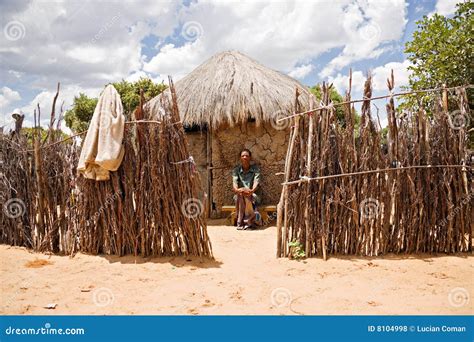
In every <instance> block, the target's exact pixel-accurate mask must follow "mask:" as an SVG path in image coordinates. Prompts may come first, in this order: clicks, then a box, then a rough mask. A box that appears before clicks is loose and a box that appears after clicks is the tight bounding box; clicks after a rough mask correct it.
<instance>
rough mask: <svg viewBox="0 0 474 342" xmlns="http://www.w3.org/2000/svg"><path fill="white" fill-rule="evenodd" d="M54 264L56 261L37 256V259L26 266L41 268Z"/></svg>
mask: <svg viewBox="0 0 474 342" xmlns="http://www.w3.org/2000/svg"><path fill="white" fill-rule="evenodd" d="M53 264H54V263H53V262H52V261H49V260H45V259H38V258H36V259H35V260H31V261H28V262H27V263H25V267H26V268H41V267H44V266H48V265H53Z"/></svg>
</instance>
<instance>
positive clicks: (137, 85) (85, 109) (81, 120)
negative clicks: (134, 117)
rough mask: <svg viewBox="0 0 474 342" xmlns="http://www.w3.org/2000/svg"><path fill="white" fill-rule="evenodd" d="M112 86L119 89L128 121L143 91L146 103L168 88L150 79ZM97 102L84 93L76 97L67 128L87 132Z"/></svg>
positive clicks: (67, 119) (68, 114)
mask: <svg viewBox="0 0 474 342" xmlns="http://www.w3.org/2000/svg"><path fill="white" fill-rule="evenodd" d="M112 85H113V86H114V87H115V89H117V92H118V93H119V95H120V98H121V99H122V105H123V109H124V114H125V117H126V118H127V119H129V118H130V114H131V113H132V112H133V111H134V110H135V108H137V106H138V105H139V104H140V91H141V90H143V96H144V98H145V101H148V100H151V99H152V98H154V97H155V96H157V95H159V94H160V93H161V92H163V91H164V90H165V89H166V88H167V86H166V85H165V84H163V83H160V84H156V83H153V81H152V80H151V79H149V78H140V79H139V80H138V81H136V82H133V83H132V82H128V81H125V80H122V81H121V82H115V83H112ZM97 101H98V99H97V98H90V97H88V96H87V95H85V94H82V93H80V94H79V96H76V97H75V98H74V103H73V106H72V108H71V109H70V110H68V111H67V112H66V114H65V115H64V120H65V122H66V126H67V127H69V128H70V129H71V130H72V131H74V132H82V131H85V130H87V128H88V127H89V122H90V121H91V119H92V115H93V114H94V109H95V107H96V105H97Z"/></svg>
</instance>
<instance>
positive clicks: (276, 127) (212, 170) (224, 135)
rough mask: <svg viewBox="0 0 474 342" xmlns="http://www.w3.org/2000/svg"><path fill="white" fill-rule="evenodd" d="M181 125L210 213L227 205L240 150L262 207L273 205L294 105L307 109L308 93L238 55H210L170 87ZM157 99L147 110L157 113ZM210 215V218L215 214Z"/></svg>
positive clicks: (279, 75) (277, 196)
mask: <svg viewBox="0 0 474 342" xmlns="http://www.w3.org/2000/svg"><path fill="white" fill-rule="evenodd" d="M175 88H176V92H177V98H178V106H179V111H180V115H181V121H182V122H183V124H184V125H185V126H186V127H187V128H188V134H187V137H188V141H189V144H190V149H191V151H192V153H193V157H194V160H195V161H196V163H197V166H198V170H199V171H200V173H201V176H202V181H203V185H204V189H205V191H206V192H207V194H208V198H209V199H210V203H211V204H212V206H210V208H209V211H210V212H211V211H214V214H219V211H220V208H221V206H222V205H226V204H232V191H231V185H232V182H231V177H230V172H231V170H232V168H233V167H234V166H235V164H236V163H238V153H239V151H240V150H241V149H242V148H244V147H245V148H250V149H251V150H252V154H253V157H254V160H255V161H256V162H257V163H258V164H259V165H260V167H261V169H262V174H263V179H264V181H263V184H262V191H263V192H262V195H263V201H264V202H265V203H266V204H276V203H277V202H278V199H279V194H280V191H281V186H280V183H281V179H280V178H281V177H280V176H275V173H276V172H279V171H282V170H283V163H284V158H285V153H286V143H287V141H288V133H289V127H288V126H289V121H285V122H283V123H278V124H277V123H276V120H277V119H278V118H281V117H283V116H287V115H290V114H291V113H293V112H294V108H295V93H296V89H298V92H299V94H300V95H299V98H298V101H299V102H300V104H301V105H302V106H303V108H306V107H307V104H308V102H309V95H310V93H309V90H308V88H307V87H306V86H304V85H302V84H301V83H299V82H298V81H296V80H294V79H292V78H291V77H289V76H287V75H284V74H282V73H280V72H278V71H275V70H272V69H270V68H267V67H265V66H263V65H262V64H260V63H258V62H257V61H255V60H253V59H251V58H250V57H248V56H245V55H244V54H242V53H240V52H238V51H226V52H222V53H219V54H217V55H214V56H213V57H211V58H210V59H209V60H207V61H205V62H204V63H203V64H201V65H200V66H198V67H197V68H196V69H195V70H193V71H192V72H191V73H190V74H189V75H187V76H186V77H184V78H183V79H181V80H180V81H178V82H176V83H175ZM162 96H169V92H168V91H165V92H164V93H163V94H161V95H159V96H157V97H156V98H154V99H152V100H151V101H150V102H149V103H148V104H147V106H150V108H151V109H152V111H153V112H155V113H156V114H157V115H159V113H160V111H161V110H160V107H161V105H160V103H161V97H162ZM214 216H215V215H214Z"/></svg>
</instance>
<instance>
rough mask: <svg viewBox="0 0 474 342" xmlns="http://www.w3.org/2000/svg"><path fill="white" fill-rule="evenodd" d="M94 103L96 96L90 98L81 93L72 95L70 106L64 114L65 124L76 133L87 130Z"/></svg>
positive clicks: (95, 103) (95, 102)
mask: <svg viewBox="0 0 474 342" xmlns="http://www.w3.org/2000/svg"><path fill="white" fill-rule="evenodd" d="M96 105H97V98H90V97H88V96H87V95H86V94H83V93H80V94H79V96H76V97H74V103H73V106H72V108H71V109H70V110H68V111H67V112H66V114H64V121H65V122H66V126H67V127H69V128H70V129H71V130H72V131H73V132H76V133H77V132H82V131H85V130H87V128H88V127H89V122H90V121H91V118H92V114H94V109H95V106H96Z"/></svg>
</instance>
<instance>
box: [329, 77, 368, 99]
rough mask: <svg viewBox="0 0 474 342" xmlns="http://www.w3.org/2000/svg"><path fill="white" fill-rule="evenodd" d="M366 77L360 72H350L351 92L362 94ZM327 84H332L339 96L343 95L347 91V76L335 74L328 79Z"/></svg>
mask: <svg viewBox="0 0 474 342" xmlns="http://www.w3.org/2000/svg"><path fill="white" fill-rule="evenodd" d="M366 76H367V75H364V74H363V73H362V71H354V72H352V88H351V91H354V92H362V90H363V89H364V82H365V79H366ZM329 83H332V84H333V85H334V87H335V88H336V90H337V91H338V93H339V94H344V93H345V92H346V91H347V90H348V89H349V75H341V74H337V76H336V77H330V78H329Z"/></svg>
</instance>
